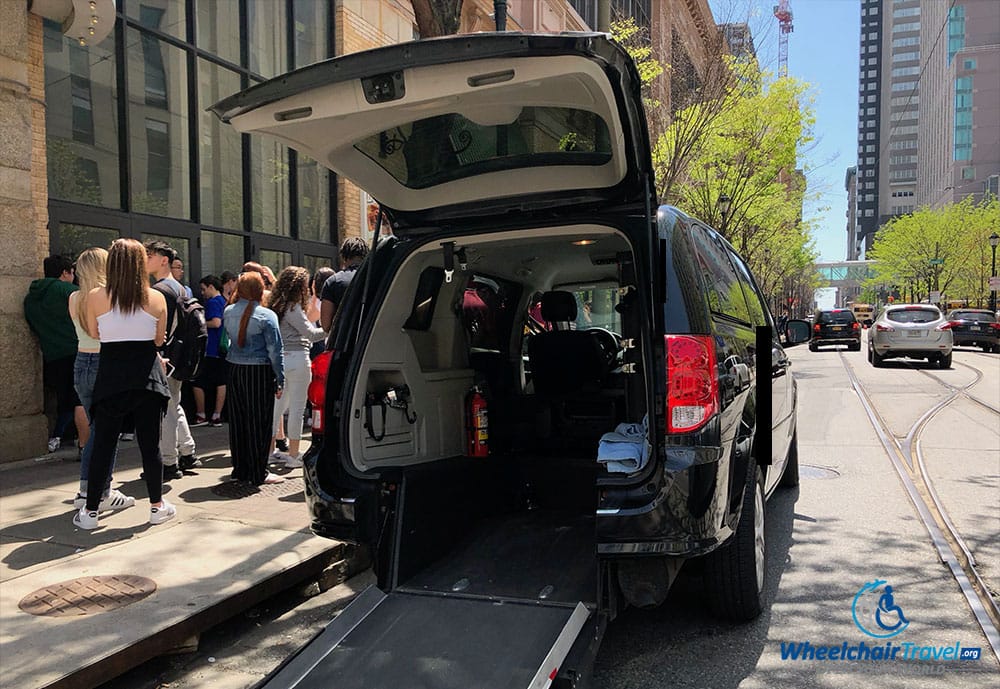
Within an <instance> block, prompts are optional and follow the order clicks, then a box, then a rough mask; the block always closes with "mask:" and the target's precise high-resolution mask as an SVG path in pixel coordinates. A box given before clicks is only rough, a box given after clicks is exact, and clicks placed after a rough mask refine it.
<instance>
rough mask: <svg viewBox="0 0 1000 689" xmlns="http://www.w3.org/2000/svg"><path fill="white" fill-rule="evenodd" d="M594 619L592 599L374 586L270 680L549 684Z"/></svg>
mask: <svg viewBox="0 0 1000 689" xmlns="http://www.w3.org/2000/svg"><path fill="white" fill-rule="evenodd" d="M594 617H595V615H593V614H592V613H591V611H590V610H588V609H587V607H586V606H585V605H583V603H577V605H576V606H575V607H573V606H572V605H569V604H558V603H553V604H549V603H542V604H539V603H534V602H510V601H503V602H500V601H493V600H485V599H475V598H460V597H454V596H449V595H441V594H428V593H416V592H401V591H398V590H397V591H394V592H392V593H389V594H385V593H383V592H382V591H380V590H379V589H378V588H376V587H374V586H371V587H369V588H367V589H366V590H365V591H363V592H362V593H361V594H360V595H359V596H358V597H357V598H356V599H355V600H354V601H353V602H352V603H351V604H350V605H349V606H347V608H345V609H344V611H343V612H342V613H341V614H340V615H339V616H337V617H336V618H335V619H334V620H333V621H332V622H330V624H329V625H328V626H327V627H326V629H325V630H324V631H323V632H322V633H320V634H319V636H317V637H316V638H315V639H314V640H313V641H312V642H310V643H309V644H308V645H307V646H305V647H304V648H303V649H302V650H301V651H300V652H299V653H298V654H297V655H296V656H294V657H293V658H292V659H291V660H290V661H289V662H288V663H287V664H286V665H285V666H283V667H282V668H280V669H279V670H278V671H277V673H275V674H274V675H273V676H272V677H271V678H270V679H269V680H268V681H267V682H266V683H265V684H264V687H265V688H266V689H285V688H291V687H294V688H295V689H327V688H336V689H473V688H482V689H544V688H545V687H549V686H551V684H552V681H553V680H554V679H555V678H556V676H557V674H558V673H559V671H560V670H561V669H562V663H563V661H564V660H565V659H566V656H567V654H569V652H570V649H571V648H572V647H573V645H574V643H575V642H576V641H577V639H578V638H579V637H580V636H581V633H582V632H583V631H584V629H585V628H586V629H588V630H590V631H593V630H594V629H595V625H594V622H595V620H594ZM588 619H590V621H591V624H588V623H587V622H588ZM580 641H581V642H583V643H584V644H586V640H585V639H582V638H581V639H580ZM586 645H590V644H586Z"/></svg>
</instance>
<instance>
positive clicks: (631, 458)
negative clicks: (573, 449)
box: [597, 414, 650, 474]
mask: <svg viewBox="0 0 1000 689" xmlns="http://www.w3.org/2000/svg"><path fill="white" fill-rule="evenodd" d="M648 435H649V415H648V414H647V415H646V416H644V417H643V419H642V423H620V424H618V426H617V427H616V428H615V430H614V431H612V432H611V433H605V434H604V435H602V436H601V443H600V445H599V446H598V448H597V461H598V462H600V463H602V464H604V466H605V468H606V469H607V470H608V471H609V472H611V473H624V474H631V473H635V472H636V471H639V470H640V469H642V468H643V467H644V466H646V462H647V461H649V453H650V446H649V440H648Z"/></svg>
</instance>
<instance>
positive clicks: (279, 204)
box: [250, 136, 291, 237]
mask: <svg viewBox="0 0 1000 689" xmlns="http://www.w3.org/2000/svg"><path fill="white" fill-rule="evenodd" d="M250 187H251V190H252V194H253V196H252V197H251V199H252V204H253V213H252V223H251V227H252V228H253V230H254V232H263V233H265V234H274V235H279V236H282V237H288V236H289V235H290V234H291V233H290V231H289V213H288V203H289V199H288V196H289V193H288V149H287V148H285V147H284V146H282V145H281V144H279V143H277V142H275V141H272V140H271V139H263V138H260V137H257V136H251V137H250Z"/></svg>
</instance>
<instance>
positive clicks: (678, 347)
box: [664, 335, 719, 433]
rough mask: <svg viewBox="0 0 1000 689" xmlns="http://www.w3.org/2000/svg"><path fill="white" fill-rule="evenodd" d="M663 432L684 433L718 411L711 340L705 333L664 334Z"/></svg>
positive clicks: (700, 425) (697, 426)
mask: <svg viewBox="0 0 1000 689" xmlns="http://www.w3.org/2000/svg"><path fill="white" fill-rule="evenodd" d="M664 340H665V343H666V345H667V433H688V432H690V431H694V430H697V429H699V428H701V427H702V426H704V425H705V424H706V423H708V421H709V419H711V418H712V417H713V416H714V415H715V414H716V413H717V412H718V411H719V378H718V370H717V368H716V358H715V340H714V339H713V338H712V337H710V336H707V335H666V336H665V337H664Z"/></svg>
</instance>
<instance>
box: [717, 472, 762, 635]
mask: <svg viewBox="0 0 1000 689" xmlns="http://www.w3.org/2000/svg"><path fill="white" fill-rule="evenodd" d="M766 555H767V548H766V543H765V541H764V474H763V473H762V472H761V470H760V467H758V466H757V464H756V463H751V464H750V467H749V471H747V481H746V489H745V490H744V492H743V510H742V513H741V514H740V523H739V525H738V526H737V527H736V533H735V534H733V536H732V538H730V539H729V542H728V543H726V544H725V545H724V546H722V547H720V548H716V549H715V550H713V551H712V552H711V553H709V554H708V555H707V556H706V557H705V584H706V587H707V589H708V605H709V608H711V610H712V612H713V613H715V614H716V615H718V616H719V617H724V618H727V619H729V620H732V621H734V622H749V621H751V620H753V619H755V618H756V617H757V616H758V615H760V613H761V611H762V610H763V609H764V578H765V572H766V564H767V561H766Z"/></svg>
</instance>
